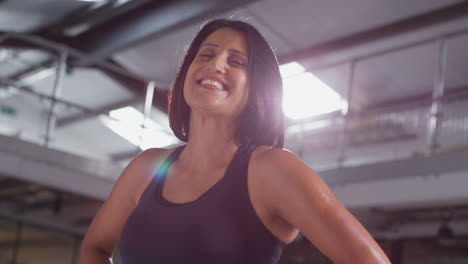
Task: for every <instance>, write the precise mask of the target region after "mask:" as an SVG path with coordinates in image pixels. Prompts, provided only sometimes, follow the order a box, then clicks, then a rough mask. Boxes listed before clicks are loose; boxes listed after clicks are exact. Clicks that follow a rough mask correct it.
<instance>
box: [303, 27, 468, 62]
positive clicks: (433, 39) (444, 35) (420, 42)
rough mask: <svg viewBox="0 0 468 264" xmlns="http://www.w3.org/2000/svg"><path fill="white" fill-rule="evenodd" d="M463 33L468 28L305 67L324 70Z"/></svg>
mask: <svg viewBox="0 0 468 264" xmlns="http://www.w3.org/2000/svg"><path fill="white" fill-rule="evenodd" d="M464 34H468V29H466V28H464V29H461V30H456V31H453V32H449V33H446V34H442V35H439V36H436V37H428V38H425V39H422V40H416V41H410V42H408V43H405V44H401V45H397V46H394V47H391V48H387V49H383V50H380V51H375V52H371V53H369V54H365V55H361V56H356V57H353V58H351V59H344V60H341V61H337V62H330V63H325V64H322V65H317V66H314V65H312V66H309V67H307V69H308V70H310V71H319V70H326V69H330V68H334V67H338V66H341V65H344V64H347V63H349V62H350V60H354V61H355V62H360V61H364V60H367V59H370V58H373V57H377V56H382V55H386V54H389V53H392V52H396V51H400V50H404V49H409V48H412V47H416V46H420V45H423V44H426V43H431V42H434V41H437V40H440V39H446V40H448V39H450V38H455V37H458V36H461V35H464ZM317 61H320V60H317Z"/></svg>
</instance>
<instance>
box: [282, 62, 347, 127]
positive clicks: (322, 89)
mask: <svg viewBox="0 0 468 264" xmlns="http://www.w3.org/2000/svg"><path fill="white" fill-rule="evenodd" d="M280 73H281V77H282V79H283V104H282V107H283V112H284V114H285V115H286V116H287V117H289V118H292V119H302V118H307V117H312V116H317V115H321V114H326V113H330V112H333V111H337V110H340V109H341V108H342V106H343V100H342V98H341V96H340V95H339V94H338V93H337V92H335V91H334V90H333V89H332V88H330V87H329V86H328V85H327V84H325V83H324V82H323V81H321V80H320V79H319V78H317V77H316V76H315V75H313V74H312V73H310V72H306V71H305V69H304V67H303V66H302V65H300V64H299V63H297V62H291V63H288V64H284V65H281V66H280Z"/></svg>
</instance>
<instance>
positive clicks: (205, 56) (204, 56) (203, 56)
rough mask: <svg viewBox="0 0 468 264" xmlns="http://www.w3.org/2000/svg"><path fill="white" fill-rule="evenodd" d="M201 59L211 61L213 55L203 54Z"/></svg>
mask: <svg viewBox="0 0 468 264" xmlns="http://www.w3.org/2000/svg"><path fill="white" fill-rule="evenodd" d="M199 56H200V57H202V58H204V59H209V58H211V57H213V55H211V54H208V53H202V54H200V55H199Z"/></svg>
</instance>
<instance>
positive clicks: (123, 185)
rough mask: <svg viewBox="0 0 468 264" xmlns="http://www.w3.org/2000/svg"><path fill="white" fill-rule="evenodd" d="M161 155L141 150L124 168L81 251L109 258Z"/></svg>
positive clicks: (88, 233) (154, 150) (90, 229)
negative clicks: (95, 251)
mask: <svg viewBox="0 0 468 264" xmlns="http://www.w3.org/2000/svg"><path fill="white" fill-rule="evenodd" d="M162 152H163V150H158V149H151V150H147V151H144V152H142V153H141V154H140V155H138V156H137V157H136V158H135V159H134V160H133V161H131V162H130V164H129V165H128V166H127V167H126V168H125V169H124V171H123V172H122V174H121V175H120V176H119V179H118V180H117V181H116V183H115V184H114V187H113V189H112V192H111V194H110V195H109V197H108V199H107V200H106V201H105V202H104V204H103V205H102V206H101V208H100V209H99V211H98V212H97V214H96V216H95V217H94V219H93V221H92V222H91V224H90V226H89V228H88V232H87V233H86V236H85V238H84V240H83V246H82V247H83V248H93V249H94V250H98V251H100V252H101V253H102V254H105V255H107V256H108V257H110V256H111V255H112V252H113V250H114V248H115V246H116V245H117V243H118V241H119V237H120V232H121V230H122V228H123V226H124V224H125V222H126V220H127V218H128V216H129V215H130V214H131V212H132V211H133V209H134V208H135V207H136V205H137V204H138V200H139V198H140V196H141V194H142V193H143V191H144V189H145V188H146V186H147V185H148V184H149V182H150V181H151V179H152V174H153V173H154V168H155V166H156V167H159V166H158V163H160V160H161V158H160V156H161V154H162Z"/></svg>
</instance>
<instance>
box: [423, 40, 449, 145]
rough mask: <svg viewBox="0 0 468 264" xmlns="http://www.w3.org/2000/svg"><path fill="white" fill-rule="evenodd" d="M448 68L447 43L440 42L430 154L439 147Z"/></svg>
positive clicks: (431, 117)
mask: <svg viewBox="0 0 468 264" xmlns="http://www.w3.org/2000/svg"><path fill="white" fill-rule="evenodd" d="M446 68H447V41H446V40H445V39H441V40H439V59H438V63H437V69H436V72H435V73H434V90H433V93H432V105H431V109H430V117H429V124H428V131H427V132H428V133H427V143H428V147H429V152H430V153H432V152H434V151H435V150H436V149H437V148H438V147H439V143H438V142H437V137H438V135H439V133H440V128H441V124H442V110H441V107H442V97H443V95H444V87H445V71H446Z"/></svg>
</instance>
